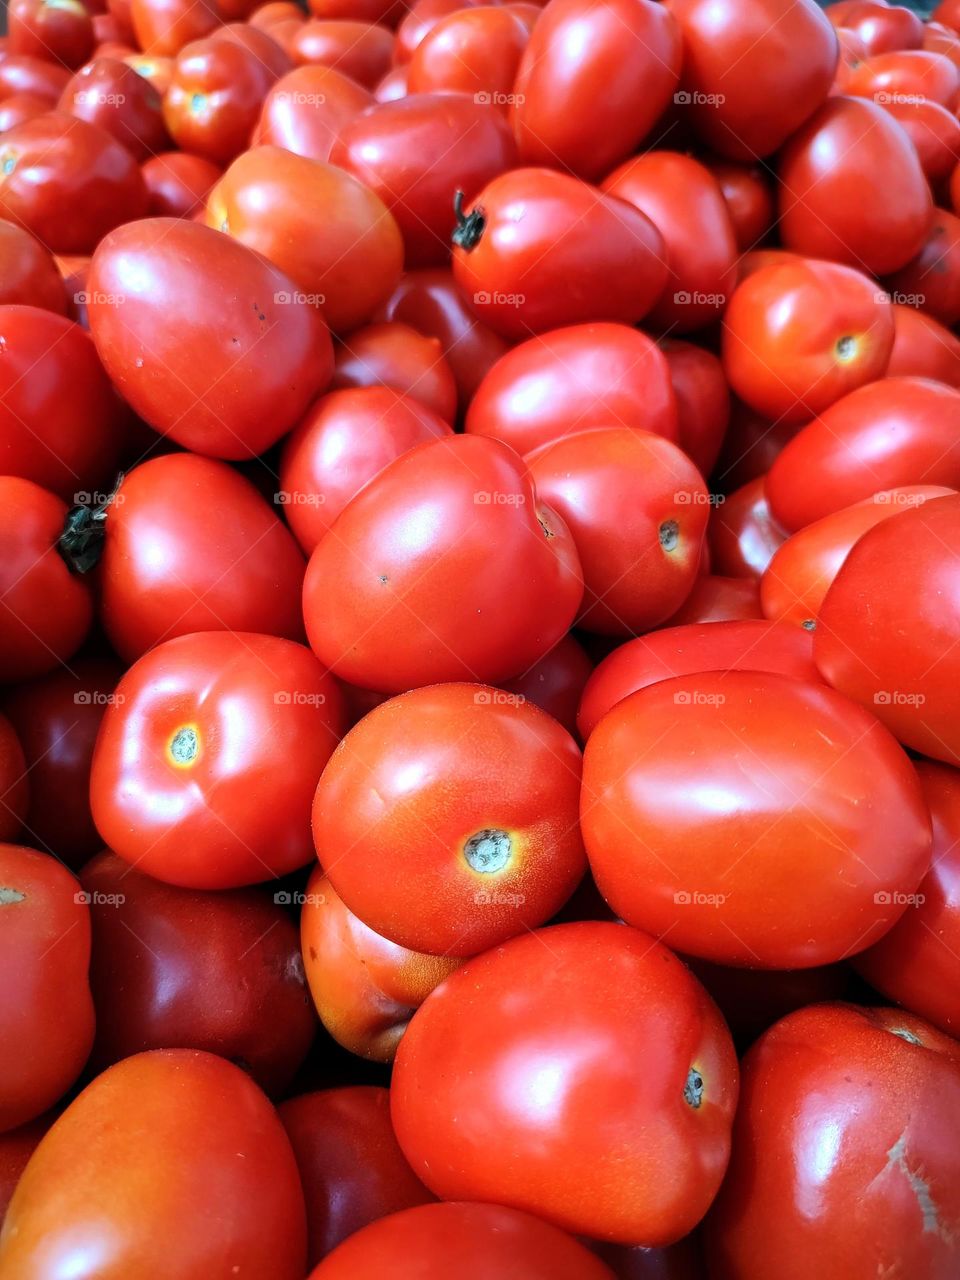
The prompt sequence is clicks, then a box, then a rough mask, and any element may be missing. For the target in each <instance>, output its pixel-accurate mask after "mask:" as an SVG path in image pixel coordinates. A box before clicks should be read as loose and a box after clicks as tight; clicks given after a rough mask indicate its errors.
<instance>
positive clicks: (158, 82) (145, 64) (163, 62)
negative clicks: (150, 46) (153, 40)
mask: <svg viewBox="0 0 960 1280" xmlns="http://www.w3.org/2000/svg"><path fill="white" fill-rule="evenodd" d="M123 61H124V62H125V63H126V64H127V66H128V67H133V69H134V71H136V73H137V74H138V75H141V76H143V78H144V80H146V81H147V82H148V83H149V84H152V85H153V87H154V88H155V89H156V91H157V93H159V94H160V96H161V97H162V96H163V94H165V93H166V92H167V90H168V89H169V88H170V81H171V80H172V79H173V63H174V59H173V58H167V57H164V56H162V55H161V54H146V53H135V54H128V55H127V56H126V57H125V58H124V59H123Z"/></svg>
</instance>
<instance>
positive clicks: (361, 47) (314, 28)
mask: <svg viewBox="0 0 960 1280" xmlns="http://www.w3.org/2000/svg"><path fill="white" fill-rule="evenodd" d="M392 50H393V32H392V31H389V30H388V29H387V28H386V27H381V26H378V25H377V24H376V23H371V22H354V21H351V20H349V19H336V18H331V19H322V18H313V19H310V20H309V21H308V22H304V23H303V24H302V26H301V27H300V28H299V29H298V31H297V32H296V34H295V35H294V37H293V41H292V43H291V50H290V51H291V53H292V55H293V60H294V62H296V63H297V64H298V65H301V66H302V65H303V64H305V63H309V64H311V65H313V66H323V67H333V68H334V70H335V71H340V72H342V73H343V74H344V75H345V76H349V77H350V79H351V80H355V81H356V82H357V84H362V85H363V86H364V88H366V89H372V88H373V86H374V85H375V84H376V83H377V81H378V80H380V79H381V78H382V77H383V76H384V75H385V74H386V72H387V70H388V69H389V67H390V55H391V52H392Z"/></svg>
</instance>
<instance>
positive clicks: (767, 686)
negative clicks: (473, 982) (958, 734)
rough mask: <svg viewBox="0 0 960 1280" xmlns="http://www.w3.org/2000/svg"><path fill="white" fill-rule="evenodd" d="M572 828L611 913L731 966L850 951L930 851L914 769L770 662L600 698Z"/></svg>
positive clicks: (885, 922) (867, 937) (906, 888)
mask: <svg viewBox="0 0 960 1280" xmlns="http://www.w3.org/2000/svg"><path fill="white" fill-rule="evenodd" d="M650 742H656V743H657V744H658V746H657V750H656V752H651V751H649V750H645V749H644V745H643V744H649V743H650ZM787 760H789V766H788V765H787V764H786V763H784V762H785V761H787ZM694 776H695V777H696V779H697V782H696V787H695V788H693V787H691V786H690V785H689V784H688V781H685V780H689V779H690V778H691V777H694ZM678 779H680V782H679V787H680V791H679V792H678V790H677V786H678V782H677V780H678ZM681 796H682V799H680V798H679V797H681ZM717 797H722V798H723V799H722V804H721V803H718V801H717V799H716V798H717ZM581 827H582V830H583V838H584V842H585V843H586V846H587V854H588V857H589V859H590V866H591V869H592V871H593V874H594V878H595V879H596V882H597V887H598V888H599V890H600V892H601V893H602V894H603V896H604V898H605V899H606V900H607V902H608V903H609V904H610V906H611V908H612V909H613V910H614V911H616V912H617V914H618V915H620V916H621V917H622V918H623V919H625V920H627V922H628V923H630V924H633V925H636V927H637V928H645V929H649V930H650V931H651V932H652V933H654V934H655V935H656V936H658V937H663V936H664V935H665V934H667V933H669V935H670V939H671V941H672V942H673V943H674V945H675V946H677V947H678V948H679V949H680V950H682V951H685V952H689V954H690V955H696V956H702V957H703V958H704V959H706V960H713V961H715V962H717V963H719V964H732V965H742V966H746V967H756V968H766V969H796V968H806V967H809V966H813V965H821V964H831V963H833V962H834V961H836V960H839V959H841V958H844V957H846V956H847V955H849V954H850V953H851V952H853V951H857V950H863V949H864V948H865V947H866V946H868V945H869V944H870V942H872V941H874V940H875V939H876V938H878V937H879V936H880V934H881V933H882V932H883V931H884V930H885V929H887V928H889V927H890V925H891V924H892V923H893V921H894V920H895V919H896V917H897V916H898V915H899V914H901V913H902V911H903V910H904V907H905V902H906V899H905V897H904V895H906V894H909V893H912V892H914V890H915V889H916V887H917V885H918V884H919V882H920V880H921V879H922V878H923V876H924V874H925V873H926V871H927V868H928V866H929V862H930V841H931V834H930V820H929V817H928V815H927V810H926V806H925V804H924V801H923V795H922V792H921V790H920V785H919V783H918V781H917V777H916V772H915V770H914V768H913V765H912V764H911V762H910V760H909V758H908V757H907V755H906V753H905V752H904V751H903V749H902V748H901V747H900V746H899V745H898V743H897V742H896V741H895V740H894V738H893V736H892V735H891V734H890V733H889V732H888V730H886V729H885V728H884V726H883V725H882V724H881V723H880V722H879V720H877V719H876V718H875V717H874V716H873V715H871V714H870V713H869V712H866V711H864V710H863V708H861V707H859V706H857V705H856V704H855V703H853V702H851V701H850V700H848V699H847V698H844V697H842V696H840V695H839V694H837V693H835V692H834V691H833V690H832V689H829V688H827V687H826V686H825V685H821V684H814V683H813V682H812V681H803V680H798V679H796V678H795V677H788V676H783V675H778V674H773V673H771V672H752V671H742V670H741V671H736V670H733V671H715V672H704V671H700V672H694V673H691V674H690V675H684V676H678V677H676V678H674V679H672V680H661V681H658V682H657V683H656V684H652V685H648V686H647V688H645V689H641V690H640V691H639V692H638V693H634V694H631V695H630V697H628V698H625V699H624V700H623V701H622V702H619V703H617V704H616V705H615V706H614V708H613V709H612V710H611V711H610V712H609V713H608V714H607V715H606V716H605V717H604V718H603V720H601V721H600V723H599V724H598V725H597V727H596V728H595V729H594V731H593V733H592V734H591V735H590V739H589V741H588V742H587V746H586V750H585V754H584V774H583V798H582V802H581ZM801 854H802V857H803V860H804V867H805V876H804V880H803V883H802V884H800V883H798V881H797V876H796V866H797V859H798V857H800V856H801ZM878 886H882V888H883V889H884V890H889V891H890V892H889V893H886V892H885V893H884V894H879V893H878ZM894 893H895V894H896V896H897V902H896V905H893V906H890V905H885V904H884V902H883V901H881V898H887V897H890V896H891V895H893V894H894ZM900 898H903V902H900V901H899V899H900ZM774 904H775V905H774ZM772 910H776V913H777V928H776V930H771V929H770V927H769V919H770V912H771V911H772ZM813 922H816V929H815V930H814V928H813ZM812 934H813V936H811V935H812Z"/></svg>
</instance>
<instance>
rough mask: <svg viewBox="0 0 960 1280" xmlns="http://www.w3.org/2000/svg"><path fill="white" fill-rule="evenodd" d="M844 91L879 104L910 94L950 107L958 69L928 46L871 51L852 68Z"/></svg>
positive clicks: (956, 88)
mask: <svg viewBox="0 0 960 1280" xmlns="http://www.w3.org/2000/svg"><path fill="white" fill-rule="evenodd" d="M846 91H847V93H849V94H853V95H854V96H855V97H858V98H872V99H873V101H874V102H880V103H884V102H885V100H886V99H887V98H892V99H894V100H896V99H897V98H911V97H914V98H920V99H921V100H929V101H931V102H939V103H940V105H941V106H943V107H949V108H953V107H954V106H955V105H956V100H957V93H958V92H960V68H958V67H957V66H956V65H955V64H954V63H953V62H951V61H950V59H949V58H945V57H943V55H942V54H939V53H934V52H931V51H930V50H928V49H897V50H893V51H886V52H884V53H874V54H872V55H871V56H870V57H868V58H866V59H865V60H864V61H863V62H861V63H860V64H859V65H858V66H857V67H855V68H854V70H853V71H852V73H851V75H850V78H849V80H848V82H847V88H846Z"/></svg>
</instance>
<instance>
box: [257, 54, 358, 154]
mask: <svg viewBox="0 0 960 1280" xmlns="http://www.w3.org/2000/svg"><path fill="white" fill-rule="evenodd" d="M372 105H373V99H372V97H371V96H370V93H369V92H368V90H366V89H364V88H363V86H362V85H359V84H357V83H356V81H354V80H351V79H350V77H349V76H347V75H344V74H343V72H341V71H335V70H334V69H333V67H323V66H316V67H294V69H293V70H292V71H288V72H287V74H286V75H284V76H281V77H280V79H279V80H277V81H276V82H275V83H274V85H273V86H272V87H271V89H270V91H269V93H268V94H267V96H266V97H265V98H264V100H263V106H262V108H261V111H260V120H259V122H258V124H257V127H256V129H255V131H254V141H255V142H258V143H262V144H264V145H267V146H275V147H284V148H285V149H286V150H287V151H293V152H294V153H295V154H296V155H298V156H308V157H309V158H310V159H311V160H329V158H330V151H331V149H332V147H333V144H334V143H335V142H336V140H337V138H338V137H339V136H340V132H341V130H342V129H343V127H344V125H346V124H348V123H349V122H350V121H351V120H353V119H354V117H355V116H358V115H359V114H360V113H361V111H364V110H366V108H367V107H370V106H372Z"/></svg>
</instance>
